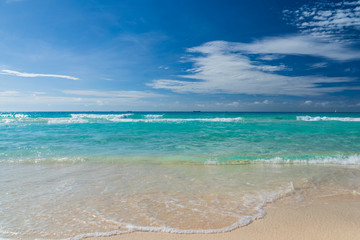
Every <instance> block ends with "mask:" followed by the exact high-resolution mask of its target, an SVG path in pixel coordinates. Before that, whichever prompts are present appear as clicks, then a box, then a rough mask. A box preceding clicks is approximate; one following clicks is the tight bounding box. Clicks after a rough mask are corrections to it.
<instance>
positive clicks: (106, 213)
mask: <svg viewBox="0 0 360 240" xmlns="http://www.w3.org/2000/svg"><path fill="white" fill-rule="evenodd" d="M359 119H360V115H359V114H284V113H281V114H279V113H277V114H274V113H271V114H270V113H268V114H264V113H261V114H260V113H258V114H255V113H2V114H1V115H0V121H1V123H0V150H1V152H0V182H1V185H0V192H1V193H2V196H1V198H0V239H1V238H4V239H64V238H72V239H81V238H84V237H86V236H98V235H103V236H106V235H111V234H121V233H124V232H132V231H166V232H183V233H185V232H193V233H197V232H204V233H211V232H223V231H228V230H231V229H234V228H236V227H239V226H244V225H247V224H249V223H250V222H251V221H253V220H254V219H256V218H261V217H263V216H264V215H265V211H264V210H263V207H264V205H266V204H267V203H271V202H273V201H275V200H276V199H278V198H281V197H284V196H287V197H289V198H290V199H293V201H294V204H301V202H302V201H311V199H309V196H311V198H314V197H321V196H325V195H326V196H327V195H340V194H360V164H359V163H360V156H359V154H360V151H359V146H360V122H359V121H358V120H359Z"/></svg>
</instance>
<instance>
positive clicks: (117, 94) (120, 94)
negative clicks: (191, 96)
mask: <svg viewBox="0 0 360 240" xmlns="http://www.w3.org/2000/svg"><path fill="white" fill-rule="evenodd" d="M62 92H63V93H65V94H71V95H78V96H87V97H105V98H154V97H164V95H161V94H158V93H153V92H147V91H93V90H63V91H62Z"/></svg>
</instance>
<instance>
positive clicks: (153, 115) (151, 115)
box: [145, 114, 164, 119]
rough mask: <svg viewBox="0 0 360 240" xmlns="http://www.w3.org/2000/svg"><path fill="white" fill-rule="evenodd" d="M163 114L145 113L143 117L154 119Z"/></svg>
mask: <svg viewBox="0 0 360 240" xmlns="http://www.w3.org/2000/svg"><path fill="white" fill-rule="evenodd" d="M163 116H164V114H147V115H145V118H148V119H149V118H150V119H154V118H162V117H163Z"/></svg>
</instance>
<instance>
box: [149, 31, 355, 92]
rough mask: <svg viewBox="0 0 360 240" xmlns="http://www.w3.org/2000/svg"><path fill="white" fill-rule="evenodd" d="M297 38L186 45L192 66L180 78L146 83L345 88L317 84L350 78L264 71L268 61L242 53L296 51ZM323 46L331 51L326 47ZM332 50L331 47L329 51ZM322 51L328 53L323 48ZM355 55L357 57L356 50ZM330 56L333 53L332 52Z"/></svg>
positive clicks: (176, 87)
mask: <svg viewBox="0 0 360 240" xmlns="http://www.w3.org/2000/svg"><path fill="white" fill-rule="evenodd" d="M291 39H293V40H294V39H295V40H296V41H295V42H296V43H295V45H292V46H289V44H288V45H287V46H286V44H285V43H284V41H285V42H287V41H290V40H291ZM299 39H303V38H302V37H300V36H296V37H294V38H285V40H284V39H282V40H281V39H280V38H277V39H275V43H274V42H271V41H270V40H265V41H262V42H255V43H253V44H251V43H249V44H243V43H231V42H225V41H215V42H208V43H205V44H203V45H201V46H198V47H193V48H190V49H189V52H191V53H195V54H196V55H195V56H192V57H190V59H189V60H190V61H191V62H193V68H191V69H190V70H189V71H188V72H189V74H187V75H181V76H178V77H179V78H180V80H179V79H158V80H154V81H153V82H152V83H150V84H148V85H149V86H151V87H153V88H156V89H169V90H171V91H174V92H179V93H186V92H193V93H227V94H264V95H278V94H282V95H293V96H307V95H321V94H324V93H331V92H338V91H342V90H345V89H346V87H326V88H325V87H321V84H322V83H338V82H349V81H352V80H354V79H352V78H345V77H343V78H342V77H323V76H298V77H290V76H285V75H281V74H277V73H274V72H271V71H270V72H269V71H265V70H266V68H269V67H270V66H269V65H259V63H258V62H253V61H251V60H250V58H249V57H248V56H246V55H245V53H247V52H251V53H258V54H264V53H284V54H285V53H286V54H291V53H296V52H299V53H300V52H301V50H299V49H297V47H298V46H299V45H301V44H303V43H301V41H300V40H299ZM305 44H306V43H305ZM290 45H291V44H290ZM319 45H320V44H319ZM281 48H282V49H281ZM325 49H328V50H329V51H331V49H330V48H328V47H326V48H325ZM303 51H305V53H304V52H302V54H308V55H312V54H313V53H314V52H316V50H314V51H312V49H309V50H308V49H306V48H305V47H303ZM244 52H245V53H244ZM335 52H336V51H334V50H333V54H335ZM199 53H200V55H199ZM324 54H329V53H325V52H324V53H323V55H324ZM338 54H340V52H339V53H338ZM352 54H354V53H352ZM343 56H345V55H343ZM358 56H359V57H360V54H359V55H358ZM334 57H336V56H335V55H334ZM347 57H349V56H347Z"/></svg>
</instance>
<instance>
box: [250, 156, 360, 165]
mask: <svg viewBox="0 0 360 240" xmlns="http://www.w3.org/2000/svg"><path fill="white" fill-rule="evenodd" d="M254 162H265V163H276V164H281V163H299V164H339V165H360V155H358V154H355V155H350V156H341V155H340V156H336V157H315V158H312V159H286V158H281V157H275V158H271V159H259V160H256V161H254Z"/></svg>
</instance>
